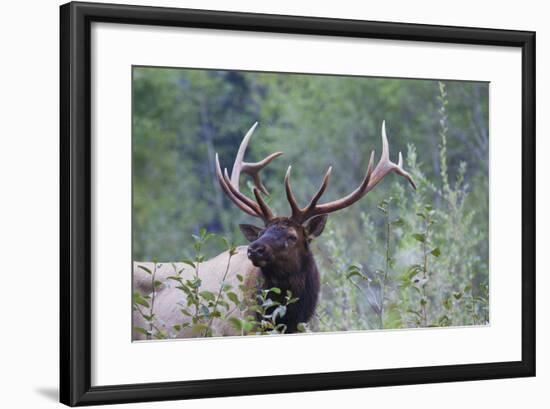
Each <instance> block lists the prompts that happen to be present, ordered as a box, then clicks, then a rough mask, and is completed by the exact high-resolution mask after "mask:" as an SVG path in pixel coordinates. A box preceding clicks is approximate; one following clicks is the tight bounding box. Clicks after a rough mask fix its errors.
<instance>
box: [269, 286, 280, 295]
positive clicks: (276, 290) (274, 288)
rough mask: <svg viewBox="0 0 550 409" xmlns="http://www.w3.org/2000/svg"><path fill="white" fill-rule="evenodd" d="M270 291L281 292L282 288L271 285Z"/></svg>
mask: <svg viewBox="0 0 550 409" xmlns="http://www.w3.org/2000/svg"><path fill="white" fill-rule="evenodd" d="M269 292H270V293H275V294H281V289H280V288H277V287H271V288H270V289H269Z"/></svg>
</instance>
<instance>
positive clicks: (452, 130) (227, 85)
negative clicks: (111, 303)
mask: <svg viewBox="0 0 550 409" xmlns="http://www.w3.org/2000/svg"><path fill="white" fill-rule="evenodd" d="M133 77H134V78H133V102H134V111H133V244H134V260H136V261H141V260H153V259H158V260H181V256H182V253H185V252H187V251H192V252H193V253H194V254H193V256H192V257H188V258H185V259H184V260H181V261H182V262H184V263H186V264H187V265H189V266H190V267H192V268H193V269H194V270H195V271H196V274H195V277H194V278H193V279H189V280H183V279H181V277H180V279H179V281H178V276H180V274H179V273H178V272H177V271H174V275H173V277H172V278H171V279H172V280H175V281H176V282H177V285H178V288H179V290H180V291H183V292H184V293H185V294H186V296H187V305H183V306H181V310H182V322H183V317H184V316H185V317H191V324H190V325H191V326H192V328H186V327H185V326H184V324H182V325H181V326H177V328H173V329H172V333H161V334H157V331H156V330H155V329H154V328H146V329H144V330H145V331H148V334H149V335H148V336H149V337H153V338H155V337H157V336H158V337H163V336H166V337H170V336H174V334H177V333H179V332H180V331H184V330H186V331H189V330H191V329H192V330H193V331H196V332H198V333H200V334H202V335H204V336H211V335H215V334H212V333H211V327H212V322H213V321H214V320H227V321H228V322H230V324H231V325H233V326H234V327H235V328H238V329H239V331H242V332H243V333H270V332H273V331H276V332H281V331H282V328H276V325H272V326H269V324H268V323H269V322H270V321H272V318H273V309H275V308H278V307H281V308H280V309H279V310H278V312H277V313H276V315H277V314H280V313H283V312H284V308H282V307H284V306H285V305H284V303H283V305H280V306H279V305H276V306H272V307H270V308H271V309H270V310H269V311H263V312H262V311H258V312H257V313H255V314H252V315H253V316H252V315H251V316H249V317H247V318H245V319H243V320H238V319H232V318H229V313H230V311H231V310H232V309H234V308H243V309H244V308H245V306H244V300H241V299H239V296H238V294H239V291H237V290H238V289H235V288H227V287H225V286H224V285H223V283H220V290H219V292H218V293H208V292H205V291H201V288H200V287H201V280H200V266H201V263H202V262H203V261H204V260H206V259H208V258H209V257H211V256H213V255H215V254H217V253H216V252H217V251H219V249H220V248H219V243H220V240H218V239H217V238H218V237H220V236H228V237H235V238H238V242H237V243H234V244H230V243H229V242H228V241H225V242H224V248H225V249H227V250H229V251H231V248H233V249H234V246H235V245H237V244H245V240H244V238H243V237H242V235H241V234H240V232H239V231H238V224H239V223H242V222H244V223H249V222H250V218H249V217H248V216H247V215H245V214H244V213H243V212H241V211H240V210H238V209H236V208H235V207H234V206H233V205H232V204H231V203H230V202H229V201H228V200H227V199H226V198H225V197H224V195H223V193H222V192H221V190H220V189H219V186H218V184H217V182H216V180H215V175H214V169H213V163H214V155H215V153H216V152H218V153H219V155H220V159H221V161H222V166H226V167H228V168H229V170H230V167H231V161H232V160H233V158H234V156H235V153H236V151H237V149H238V145H239V143H240V141H241V138H242V136H243V135H244V133H245V132H246V131H247V130H248V129H249V127H250V126H251V125H252V124H253V123H254V122H255V121H256V120H258V121H259V122H260V127H259V128H258V129H257V130H256V135H255V136H254V138H253V142H252V143H251V144H250V146H249V150H248V152H247V157H246V159H247V160H249V161H255V160H259V159H261V158H263V157H264V156H265V155H266V154H268V153H271V152H273V151H276V150H281V151H284V152H285V155H284V156H283V157H281V158H278V159H277V160H276V161H275V162H274V163H273V164H271V165H270V166H269V167H267V168H266V169H265V171H264V177H263V180H264V182H265V184H266V186H267V188H268V190H269V191H270V192H271V195H270V196H269V197H268V201H269V204H270V206H273V207H274V209H275V210H276V211H278V214H282V215H285V214H288V204H287V202H286V198H285V195H284V188H283V184H282V180H283V178H284V172H285V170H286V168H287V166H288V165H289V164H293V165H295V166H293V171H294V172H293V190H294V191H295V192H296V194H297V196H298V200H299V201H300V203H306V202H307V200H308V199H309V198H310V197H311V194H313V192H314V189H315V188H316V186H317V185H318V183H319V181H320V178H321V176H322V173H323V169H325V168H326V167H327V166H328V165H332V166H333V168H334V172H333V177H332V179H331V185H330V187H329V189H327V192H326V193H325V196H324V199H323V200H332V199H335V198H337V197H342V196H344V195H346V194H348V193H349V192H350V190H352V189H353V188H354V187H355V186H356V185H357V184H358V183H359V182H360V181H361V178H362V177H363V175H364V172H365V170H366V165H367V162H368V158H369V156H370V152H371V150H373V149H375V150H376V151H377V152H380V148H381V147H380V139H379V138H380V137H379V135H380V126H381V123H382V120H383V119H385V120H386V126H387V130H388V136H389V139H390V155H391V157H392V159H393V160H396V157H397V153H398V152H399V151H400V150H402V151H404V152H406V155H404V157H405V160H406V163H405V168H406V169H407V171H409V172H410V173H411V174H412V175H413V178H414V180H415V182H416V184H417V190H416V191H412V190H411V189H410V188H409V187H408V185H407V184H406V182H405V181H404V180H403V179H402V178H400V177H399V176H397V175H389V176H388V177H387V178H386V179H385V180H384V181H383V182H382V183H380V185H378V186H377V187H376V189H374V190H373V191H372V192H369V194H368V195H367V196H366V197H365V198H364V199H362V200H361V201H360V202H358V203H356V204H355V205H353V206H352V207H350V208H348V209H346V210H344V211H341V212H338V213H335V214H332V215H331V216H330V217H329V221H328V223H327V226H326V228H325V231H324V233H323V235H321V237H319V238H318V239H316V241H315V242H314V243H313V252H314V254H315V257H316V260H317V263H318V265H319V268H320V271H321V278H322V288H321V295H320V300H319V306H318V308H317V314H316V316H315V318H314V319H313V320H312V321H311V322H310V323H309V324H308V326H307V327H306V326H303V329H304V330H308V331H344V330H362V329H379V328H405V327H418V326H449V325H472V324H474V325H482V324H486V323H487V322H488V320H489V307H488V306H489V288H488V286H489V265H488V260H489V259H488V251H489V250H488V212H489V198H488V192H489V181H488V147H489V139H488V84H486V83H475V82H461V81H450V82H440V81H433V80H406V79H382V78H362V77H338V76H314V75H287V74H271V73H251V72H231V71H215V70H212V71H206V70H190V69H181V70H180V69H157V68H134V76H133ZM243 179H244V178H243ZM247 186H248V185H246V184H245V183H242V185H241V189H242V190H243V191H244V192H245V193H250V192H247ZM377 207H378V210H376V208H377ZM205 229H207V230H208V232H210V233H207V230H205ZM190 232H192V233H194V236H191V239H190V236H189V233H190ZM212 234H214V235H212ZM149 274H150V275H151V276H154V272H153V271H150V272H149ZM151 278H152V284H153V285H154V286H155V285H156V284H155V283H154V278H153V277H151ZM241 281H242V280H241ZM271 295H273V294H271ZM266 297H267V298H266V300H267V299H271V298H278V297H270V296H269V294H267V295H266ZM291 299H292V298H290V299H289V300H291ZM266 302H267V301H266ZM152 303H153V294H151V296H150V298H149V299H148V298H146V297H144V298H143V299H141V298H136V297H134V303H133V304H134V308H137V309H139V310H140V311H143V313H144V314H145V315H146V316H148V317H150V316H151V315H153V313H152V312H151V308H150V307H151V304H152ZM262 303H263V301H262ZM262 303H261V304H262ZM145 304H147V305H148V306H147V305H145ZM261 304H259V305H261ZM263 313H266V314H265V316H264V315H263ZM270 317H271V318H270ZM237 321H238V322H237Z"/></svg>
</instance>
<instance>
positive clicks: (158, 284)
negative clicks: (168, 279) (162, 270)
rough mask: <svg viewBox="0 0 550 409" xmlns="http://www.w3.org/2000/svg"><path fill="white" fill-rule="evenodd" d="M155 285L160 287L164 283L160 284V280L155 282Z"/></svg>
mask: <svg viewBox="0 0 550 409" xmlns="http://www.w3.org/2000/svg"><path fill="white" fill-rule="evenodd" d="M153 284H154V286H155V287H160V286H161V285H162V282H160V281H159V280H155V281H153Z"/></svg>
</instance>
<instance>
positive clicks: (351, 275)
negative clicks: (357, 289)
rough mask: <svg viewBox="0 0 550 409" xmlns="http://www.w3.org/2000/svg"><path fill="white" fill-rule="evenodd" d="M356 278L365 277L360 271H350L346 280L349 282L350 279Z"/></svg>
mask: <svg viewBox="0 0 550 409" xmlns="http://www.w3.org/2000/svg"><path fill="white" fill-rule="evenodd" d="M354 276H359V277H361V278H362V277H363V274H361V273H360V272H359V271H357V270H352V271H350V272H349V273H347V274H346V278H347V279H348V280H349V279H350V278H352V277H354Z"/></svg>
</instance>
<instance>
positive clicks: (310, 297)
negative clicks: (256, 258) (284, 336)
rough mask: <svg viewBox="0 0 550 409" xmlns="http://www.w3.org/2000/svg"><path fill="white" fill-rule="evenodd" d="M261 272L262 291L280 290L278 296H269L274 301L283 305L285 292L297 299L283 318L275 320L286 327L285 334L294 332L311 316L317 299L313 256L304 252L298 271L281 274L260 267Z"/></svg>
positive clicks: (317, 279) (317, 275)
mask: <svg viewBox="0 0 550 409" xmlns="http://www.w3.org/2000/svg"><path fill="white" fill-rule="evenodd" d="M261 272H262V276H263V279H264V280H263V286H262V287H263V289H268V288H273V287H278V288H280V289H281V294H280V295H276V294H270V298H272V299H273V300H274V301H279V302H281V303H284V301H285V299H284V297H285V295H286V292H287V290H290V291H291V292H292V297H296V298H298V301H297V302H295V303H294V304H291V305H289V306H288V307H287V312H286V314H285V316H284V317H282V318H279V319H278V320H277V323H282V324H285V325H286V326H287V330H286V332H287V333H294V332H296V331H297V326H298V324H299V323H306V322H308V321H309V320H310V319H311V317H312V316H313V314H314V312H315V307H316V306H317V300H318V297H319V289H320V277H319V270H317V265H316V264H315V259H314V258H313V254H311V252H309V251H308V252H306V254H305V255H304V256H303V258H302V262H301V268H300V270H299V271H288V272H287V271H284V272H283V271H276V270H275V269H274V268H269V267H262V268H261Z"/></svg>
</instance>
